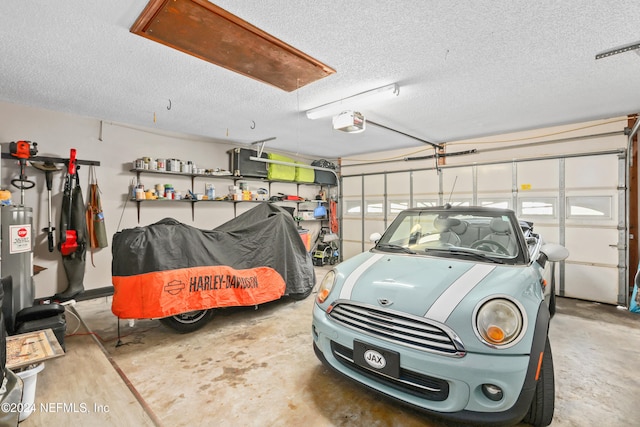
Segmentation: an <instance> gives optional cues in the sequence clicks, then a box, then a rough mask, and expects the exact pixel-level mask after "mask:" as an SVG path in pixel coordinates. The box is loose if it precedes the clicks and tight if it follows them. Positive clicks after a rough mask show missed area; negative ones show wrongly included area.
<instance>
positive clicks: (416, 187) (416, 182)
mask: <svg viewBox="0 0 640 427" xmlns="http://www.w3.org/2000/svg"><path fill="white" fill-rule="evenodd" d="M412 175H413V197H414V199H435V200H438V192H439V189H440V178H439V177H438V172H436V171H435V170H426V171H416V172H413V173H412Z"/></svg>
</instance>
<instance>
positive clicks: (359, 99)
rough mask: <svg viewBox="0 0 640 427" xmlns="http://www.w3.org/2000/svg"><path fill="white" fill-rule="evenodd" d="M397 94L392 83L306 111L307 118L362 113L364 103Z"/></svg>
mask: <svg viewBox="0 0 640 427" xmlns="http://www.w3.org/2000/svg"><path fill="white" fill-rule="evenodd" d="M399 94H400V86H398V84H397V83H392V84H390V85H386V86H382V87H379V88H377V89H372V90H368V91H366V92H362V93H359V94H357V95H353V96H349V97H347V98H343V99H340V100H338V101H334V102H330V103H328V104H324V105H321V106H319V107H316V108H312V109H310V110H307V118H309V119H311V120H315V119H319V118H321V117H328V116H334V115H336V114H338V113H341V112H343V111H345V110H357V111H362V110H364V108H363V105H364V103H365V102H372V101H381V100H385V99H391V98H395V97H396V96H398V95H399Z"/></svg>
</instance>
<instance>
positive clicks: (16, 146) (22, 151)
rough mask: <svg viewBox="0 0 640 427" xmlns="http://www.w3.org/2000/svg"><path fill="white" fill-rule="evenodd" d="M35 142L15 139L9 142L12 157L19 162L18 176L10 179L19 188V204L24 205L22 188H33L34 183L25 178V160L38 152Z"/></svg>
mask: <svg viewBox="0 0 640 427" xmlns="http://www.w3.org/2000/svg"><path fill="white" fill-rule="evenodd" d="M37 145H38V143H37V142H31V141H16V142H10V143H9V153H10V154H11V155H12V156H13V157H17V158H18V161H19V162H20V176H19V177H18V178H16V179H12V180H11V185H13V186H14V187H16V188H18V189H20V206H24V190H29V189H31V188H33V187H34V186H35V185H36V183H35V182H33V181H31V180H29V179H27V175H26V173H25V169H26V167H27V160H29V158H31V157H33V156H35V155H36V154H38V149H37V148H36V147H37Z"/></svg>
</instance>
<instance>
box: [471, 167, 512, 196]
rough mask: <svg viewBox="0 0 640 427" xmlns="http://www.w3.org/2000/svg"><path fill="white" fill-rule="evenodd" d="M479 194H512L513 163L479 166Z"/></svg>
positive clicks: (477, 174) (477, 171)
mask: <svg viewBox="0 0 640 427" xmlns="http://www.w3.org/2000/svg"><path fill="white" fill-rule="evenodd" d="M476 176H477V180H478V182H477V188H478V194H480V193H484V192H505V191H508V192H509V193H511V187H512V183H511V182H512V181H513V178H512V176H513V168H512V165H511V163H502V164H497V165H481V166H477V169H476Z"/></svg>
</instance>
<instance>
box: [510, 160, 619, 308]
mask: <svg viewBox="0 0 640 427" xmlns="http://www.w3.org/2000/svg"><path fill="white" fill-rule="evenodd" d="M624 166H625V165H624V157H620V156H619V155H618V154H608V155H593V156H581V157H568V158H561V159H552V160H540V161H530V162H521V163H518V164H517V165H516V167H517V182H516V188H517V198H516V200H517V210H518V215H519V217H520V218H522V219H525V220H529V221H533V222H534V224H535V225H534V229H535V230H536V231H538V232H540V233H541V234H542V235H543V236H545V238H546V240H547V241H551V242H558V243H561V244H563V245H564V246H566V247H567V249H569V253H570V256H569V258H568V259H567V260H566V261H565V262H563V263H562V264H561V265H560V279H561V280H560V288H559V289H557V292H558V294H559V295H562V296H568V297H572V298H580V299H585V300H589V301H598V302H604V303H609V304H618V303H622V304H624V303H625V301H624V289H625V288H626V285H625V278H624V267H619V266H624V265H625V262H624V256H625V251H624V248H625V239H626V237H625V232H624V230H625V229H626V226H625V219H624V212H625V209H624ZM594 171H597V173H595V172H594ZM621 203H622V206H620V204H621ZM621 213H622V214H621Z"/></svg>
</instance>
